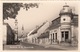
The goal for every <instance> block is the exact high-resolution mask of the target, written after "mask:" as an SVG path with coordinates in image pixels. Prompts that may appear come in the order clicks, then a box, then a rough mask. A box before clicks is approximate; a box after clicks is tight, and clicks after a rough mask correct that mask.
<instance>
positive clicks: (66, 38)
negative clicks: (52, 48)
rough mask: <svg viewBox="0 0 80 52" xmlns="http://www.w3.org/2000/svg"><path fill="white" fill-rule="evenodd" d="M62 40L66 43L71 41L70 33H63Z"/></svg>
mask: <svg viewBox="0 0 80 52" xmlns="http://www.w3.org/2000/svg"><path fill="white" fill-rule="evenodd" d="M61 39H62V41H64V42H66V41H67V40H68V39H69V31H62V32H61Z"/></svg>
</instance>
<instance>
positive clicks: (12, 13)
mask: <svg viewBox="0 0 80 52" xmlns="http://www.w3.org/2000/svg"><path fill="white" fill-rule="evenodd" d="M21 7H23V8H26V10H28V9H29V8H33V7H36V8H38V3H25V4H23V3H3V20H5V19H8V17H9V18H13V19H15V18H16V15H17V14H18V11H19V10H20V8H21Z"/></svg>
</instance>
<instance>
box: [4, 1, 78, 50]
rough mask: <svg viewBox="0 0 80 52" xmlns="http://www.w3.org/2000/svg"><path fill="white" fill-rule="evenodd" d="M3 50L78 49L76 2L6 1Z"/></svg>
mask: <svg viewBox="0 0 80 52" xmlns="http://www.w3.org/2000/svg"><path fill="white" fill-rule="evenodd" d="M2 7H3V8H2V9H3V10H2V12H3V16H2V19H3V20H2V22H3V40H2V41H3V45H2V46H3V50H31V51H32V50H40V51H42V50H51V51H54V50H56V51H57V50H61V51H62V50H78V35H79V34H78V27H79V26H78V23H79V22H78V19H79V12H78V3H77V2H66V1H64V2H54V1H53V2H3V3H2Z"/></svg>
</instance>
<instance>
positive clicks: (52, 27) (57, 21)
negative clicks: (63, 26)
mask: <svg viewBox="0 0 80 52" xmlns="http://www.w3.org/2000/svg"><path fill="white" fill-rule="evenodd" d="M59 26H60V17H58V18H56V19H54V20H53V21H52V24H51V25H50V26H49V28H48V29H49V30H51V29H54V28H57V27H59Z"/></svg>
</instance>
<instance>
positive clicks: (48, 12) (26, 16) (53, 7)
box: [5, 2, 78, 34]
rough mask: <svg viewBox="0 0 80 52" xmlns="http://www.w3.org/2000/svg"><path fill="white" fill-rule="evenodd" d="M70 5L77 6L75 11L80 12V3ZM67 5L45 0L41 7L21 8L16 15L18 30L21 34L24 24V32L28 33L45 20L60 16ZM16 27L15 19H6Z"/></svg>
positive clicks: (70, 4) (70, 3)
mask: <svg viewBox="0 0 80 52" xmlns="http://www.w3.org/2000/svg"><path fill="white" fill-rule="evenodd" d="M67 4H68V5H69V6H71V7H72V8H73V7H74V8H75V13H78V5H77V3H75V2H67ZM63 5H65V2H43V3H40V4H39V8H35V7H34V8H30V9H29V10H28V11H26V9H23V8H21V9H20V11H19V12H18V15H17V16H16V18H17V20H18V28H19V29H18V30H19V34H21V29H22V26H24V32H25V33H27V32H29V31H31V30H32V29H34V28H35V27H36V25H41V24H42V23H43V22H45V21H46V20H47V21H52V20H54V19H55V18H57V17H58V16H59V13H60V10H61V9H62V8H63ZM5 22H7V23H9V24H10V26H11V27H12V29H14V27H15V26H14V19H10V18H9V20H5Z"/></svg>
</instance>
